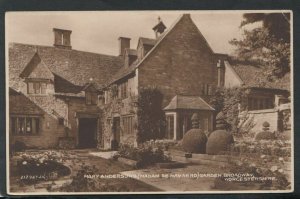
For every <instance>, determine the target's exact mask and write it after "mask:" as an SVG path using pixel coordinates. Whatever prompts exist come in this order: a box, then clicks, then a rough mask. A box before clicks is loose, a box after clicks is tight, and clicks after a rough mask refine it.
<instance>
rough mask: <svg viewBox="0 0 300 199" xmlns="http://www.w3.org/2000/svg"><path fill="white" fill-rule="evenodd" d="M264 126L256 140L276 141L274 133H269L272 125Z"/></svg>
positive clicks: (265, 124) (266, 124) (264, 124)
mask: <svg viewBox="0 0 300 199" xmlns="http://www.w3.org/2000/svg"><path fill="white" fill-rule="evenodd" d="M262 126H263V128H262V131H261V132H259V133H257V134H256V136H255V140H274V139H275V138H276V136H275V134H274V133H272V132H270V131H269V127H270V124H269V123H268V122H264V123H263V125H262Z"/></svg>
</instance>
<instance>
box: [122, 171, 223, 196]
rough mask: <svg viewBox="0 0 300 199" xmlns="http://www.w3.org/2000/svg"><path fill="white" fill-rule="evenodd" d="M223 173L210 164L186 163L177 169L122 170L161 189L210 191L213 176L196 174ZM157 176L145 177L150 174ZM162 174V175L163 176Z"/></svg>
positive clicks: (126, 174)
mask: <svg viewBox="0 0 300 199" xmlns="http://www.w3.org/2000/svg"><path fill="white" fill-rule="evenodd" d="M198 173H199V174H217V173H224V169H222V168H220V167H214V166H211V165H188V166H187V167H185V168H177V169H157V168H155V169H141V170H133V171H124V172H121V174H123V175H125V176H131V177H132V176H139V178H136V179H138V180H140V181H142V182H144V183H147V184H149V185H152V186H154V187H157V188H159V189H162V190H163V191H173V192H174V191H175V192H181V191H183V192H184V191H210V190H212V189H213V186H214V180H215V177H200V176H199V177H198V178H197V177H196V176H195V175H197V174H198ZM157 174H158V175H159V177H153V176H152V177H146V176H149V175H150V176H151V175H157ZM163 176H164V177H163Z"/></svg>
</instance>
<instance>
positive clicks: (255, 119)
mask: <svg viewBox="0 0 300 199" xmlns="http://www.w3.org/2000/svg"><path fill="white" fill-rule="evenodd" d="M243 114H245V113H241V114H240V116H243ZM278 120H279V112H278V111H277V110H275V109H264V110H255V111H248V112H247V116H246V121H245V122H243V124H242V126H241V127H246V125H250V126H252V128H251V130H250V131H251V132H255V133H257V132H259V131H261V130H262V124H263V123H264V122H268V123H269V124H270V131H272V132H273V131H277V130H278ZM250 123H251V124H250Z"/></svg>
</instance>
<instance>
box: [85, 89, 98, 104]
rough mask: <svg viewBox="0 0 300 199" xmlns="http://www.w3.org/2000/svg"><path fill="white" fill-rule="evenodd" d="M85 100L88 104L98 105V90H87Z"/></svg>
mask: <svg viewBox="0 0 300 199" xmlns="http://www.w3.org/2000/svg"><path fill="white" fill-rule="evenodd" d="M85 101H86V104H89V105H96V104H97V101H98V95H97V93H96V92H90V91H86V92H85Z"/></svg>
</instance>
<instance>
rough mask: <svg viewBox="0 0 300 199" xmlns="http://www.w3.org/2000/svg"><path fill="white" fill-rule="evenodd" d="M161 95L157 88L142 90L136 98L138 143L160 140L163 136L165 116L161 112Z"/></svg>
mask: <svg viewBox="0 0 300 199" xmlns="http://www.w3.org/2000/svg"><path fill="white" fill-rule="evenodd" d="M162 102H163V94H162V93H161V92H160V91H159V90H158V89H157V88H152V87H149V88H143V89H141V90H140V91H139V97H138V103H137V104H138V110H137V115H138V134H137V140H138V142H139V143H142V142H145V141H147V140H151V139H160V138H162V137H163V135H164V126H165V114H164V111H163V110H162Z"/></svg>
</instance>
